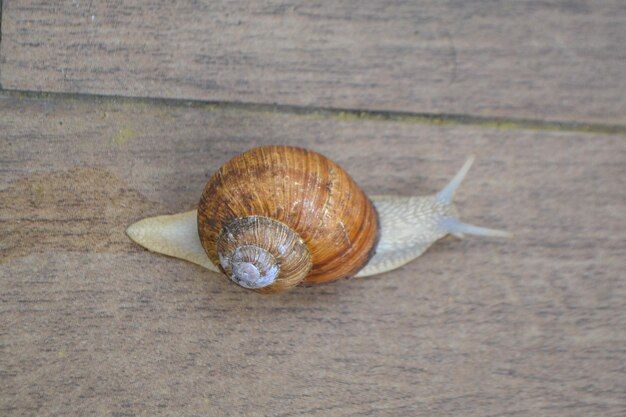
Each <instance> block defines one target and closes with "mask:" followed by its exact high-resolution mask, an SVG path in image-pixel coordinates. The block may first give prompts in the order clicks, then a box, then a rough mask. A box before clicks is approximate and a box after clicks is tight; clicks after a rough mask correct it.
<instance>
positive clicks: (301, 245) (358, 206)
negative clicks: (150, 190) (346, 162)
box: [126, 146, 511, 293]
mask: <svg viewBox="0 0 626 417" xmlns="http://www.w3.org/2000/svg"><path fill="white" fill-rule="evenodd" d="M473 162H474V157H473V156H471V157H469V158H468V159H467V161H466V162H465V164H464V165H463V167H462V168H461V170H460V171H459V172H458V173H457V174H456V176H455V177H454V178H453V179H452V181H450V183H449V184H448V185H447V186H446V187H445V188H444V189H443V190H441V191H440V192H438V193H437V194H435V195H430V196H422V197H401V196H373V197H371V198H368V197H367V196H366V195H365V193H364V192H363V191H362V190H361V189H360V188H359V187H358V185H357V184H356V183H355V182H354V180H353V179H352V178H351V177H350V176H349V175H348V173H347V172H346V171H344V170H343V169H342V168H341V167H340V166H339V165H337V164H336V163H334V162H333V161H331V160H329V159H328V158H326V157H324V156H322V155H320V154H318V153H316V152H313V151H310V150H306V149H302V148H295V147H289V146H263V147H258V148H254V149H251V150H249V151H246V152H244V153H243V154H240V155H238V156H236V157H234V158H233V159H231V160H230V161H228V162H227V163H226V164H224V165H223V166H222V167H221V168H220V169H219V170H217V172H215V174H214V175H213V176H212V177H211V178H210V179H209V181H208V183H207V185H206V186H205V188H204V192H203V193H202V197H201V198H200V203H199V205H198V209H197V210H193V211H188V212H185V213H180V214H174V215H165V216H157V217H151V218H147V219H144V220H140V221H138V222H137V223H134V224H133V225H131V226H130V227H129V228H128V229H127V231H126V233H127V234H128V236H129V237H130V238H131V239H132V240H133V241H135V242H136V243H138V244H139V245H141V246H143V247H145V248H147V249H149V250H151V251H153V252H158V253H162V254H165V255H169V256H174V257H177V258H181V259H185V260H187V261H190V262H193V263H195V264H198V265H201V266H203V267H205V268H206V269H209V270H211V271H215V272H222V273H223V274H225V275H226V276H227V277H228V278H230V279H231V280H232V281H234V282H236V283H237V284H239V285H240V286H242V287H244V288H248V289H251V290H255V291H258V292H261V293H273V292H281V291H285V290H288V289H290V288H293V287H295V286H297V285H315V284H321V283H325V282H331V281H336V280H339V279H342V278H347V277H352V276H356V277H366V276H370V275H375V274H379V273H382V272H386V271H391V270H393V269H395V268H398V267H400V266H402V265H404V264H406V263H408V262H410V261H412V260H413V259H415V258H417V257H418V256H420V255H421V254H422V253H423V252H424V251H425V250H426V249H428V247H429V246H430V245H432V244H433V243H434V242H436V241H437V240H439V239H441V238H442V237H444V236H446V235H448V234H452V235H455V236H458V237H462V236H463V235H465V234H472V235H481V236H490V237H511V235H510V234H509V233H507V232H504V231H500V230H494V229H487V228H483V227H478V226H473V225H471V224H466V223H462V222H461V221H460V220H459V216H458V212H457V210H456V208H455V207H454V205H453V204H452V199H453V197H454V193H455V191H456V190H457V188H458V187H459V185H460V184H461V182H462V181H463V179H464V178H465V176H466V174H467V172H468V171H469V169H470V167H471V166H472V163H473Z"/></svg>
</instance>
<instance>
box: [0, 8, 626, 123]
mask: <svg viewBox="0 0 626 417" xmlns="http://www.w3.org/2000/svg"><path fill="white" fill-rule="evenodd" d="M3 3H4V11H3V16H2V17H3V22H2V45H1V65H0V82H1V83H2V86H3V87H4V88H6V89H18V90H35V91H55V92H71V93H97V94H105V95H123V96H142V97H168V98H185V99H201V100H211V101H237V102H253V103H280V104H289V105H298V106H321V107H334V108H350V109H368V110H389V111H403V112H428V113H446V114H449V113H452V114H471V115H479V116H489V117H493V116H497V117H515V118H536V119H555V120H567V121H578V122H599V123H613V124H624V123H626V96H625V95H624V91H626V77H624V74H626V31H625V30H624V27H626V6H625V3H624V1H622V0H601V1H593V2H592V1H568V2H563V1H543V2H536V1H531V0H524V1H520V0H508V1H504V2H492V1H484V0H470V1H464V2H441V1H436V0H429V1H421V2H394V3H389V2H387V1H382V0H369V1H339V2H337V1H321V2H306V4H301V3H298V2H285V1H268V0H264V1H258V2H247V1H229V2H208V1H193V2H189V1H187V2H180V1H177V2H171V1H152V0H134V1H128V2H91V1H90V2H87V1H78V0H76V1H65V2H50V1H42V0H20V1H5V2H3Z"/></svg>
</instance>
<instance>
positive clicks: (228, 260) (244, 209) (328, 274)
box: [198, 146, 378, 292]
mask: <svg viewBox="0 0 626 417" xmlns="http://www.w3.org/2000/svg"><path fill="white" fill-rule="evenodd" d="M198 233H199V236H200V242H201V243H202V246H203V247H204V249H205V251H206V253H207V255H208V256H209V259H211V261H212V262H213V263H214V264H215V265H219V266H220V268H221V269H222V271H223V272H224V273H225V274H226V275H227V276H229V277H231V279H232V280H233V281H235V282H237V283H239V284H240V285H242V286H244V287H246V288H254V289H257V288H258V289H260V288H263V290H262V291H263V292H274V291H283V290H286V289H288V288H290V287H293V286H296V285H298V284H299V283H300V282H302V283H303V284H304V285H313V284H319V283H323V282H329V281H335V280H338V279H342V278H346V277H349V276H352V275H354V274H356V273H357V272H358V271H359V270H360V269H361V268H363V266H364V265H365V264H366V263H367V261H368V260H369V259H370V258H371V257H372V255H373V252H374V248H375V244H376V241H377V240H378V219H377V215H376V210H375V209H374V206H373V205H372V203H371V202H370V201H369V199H368V198H367V196H366V195H365V193H363V191H361V189H360V188H359V187H358V185H357V184H356V183H355V182H354V181H353V180H352V178H350V176H349V175H348V173H346V172H345V171H344V170H343V169H342V168H341V167H340V166H339V165H337V164H336V163H334V162H332V161H331V160H329V159H327V158H325V157H323V156H322V155H320V154H318V153H315V152H312V151H308V150H305V149H301V148H291V147H286V146H268V147H261V148H255V149H252V150H249V151H247V152H245V153H243V154H241V155H239V156H236V157H235V158H233V159H231V160H230V161H229V162H227V163H226V164H224V165H223V166H222V167H221V168H220V169H219V170H218V171H217V172H216V173H215V174H214V175H213V176H212V177H211V179H210V180H209V182H208V183H207V185H206V187H205V188H204V192H203V193H202V198H201V199H200V204H199V205H198Z"/></svg>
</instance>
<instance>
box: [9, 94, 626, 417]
mask: <svg viewBox="0 0 626 417" xmlns="http://www.w3.org/2000/svg"><path fill="white" fill-rule="evenodd" d="M0 131H1V132H2V135H1V136H0V155H1V157H2V160H1V162H0V169H1V170H2V176H1V178H2V182H1V183H0V202H1V204H0V231H1V233H0V236H1V243H0V338H1V340H0V346H1V350H2V351H1V354H0V374H1V375H0V392H2V395H0V414H2V415H11V416H30V415H37V416H60V415H84V416H91V415H93V416H96V415H116V416H134V415H211V416H233V415H237V416H260V415H268V416H269V415H271V416H322V415H332V416H356V415H375V416H399V415H402V416H433V415H463V416H469V417H472V416H477V417H478V416H480V417H484V416H492V415H493V416H495V415H499V416H500V415H502V416H503V415H510V416H517V415H550V416H568V417H570V416H589V415H602V416H622V415H624V411H626V410H625V404H624V397H623V388H624V380H625V373H624V371H625V369H624V363H625V362H626V352H625V351H624V349H623V344H624V340H625V338H626V305H625V304H626V301H625V300H626V285H625V282H624V279H623V271H624V269H625V267H626V264H625V259H626V257H625V256H624V255H625V253H624V247H625V246H626V225H625V224H624V221H623V215H624V206H625V203H626V191H625V189H624V187H623V178H624V175H625V174H626V146H625V145H624V144H625V143H626V142H625V139H626V138H624V137H619V136H602V135H585V134H577V133H559V132H551V133H546V132H532V131H514V130H491V129H478V128H468V127H450V126H439V127H437V126H428V125H413V124H405V123H390V122H373V121H362V120H361V121H345V120H338V119H329V118H320V117H310V116H295V115H280V114H271V113H267V112H249V111H242V110H233V109H220V108H215V107H211V106H197V107H187V106H179V107H176V106H171V105H166V104H154V105H150V104H146V103H141V102H134V101H115V100H104V101H100V102H98V101H91V100H73V99H52V100H41V99H19V98H7V97H4V98H0ZM269 143H287V144H294V145H301V146H307V147H310V148H313V149H316V150H318V151H321V152H322V153H325V154H327V155H328V156H330V157H332V158H334V159H336V160H337V161H338V162H339V163H341V164H342V165H343V166H344V167H345V168H346V169H347V170H348V171H349V172H351V173H352V174H353V176H354V177H355V179H356V180H357V181H358V182H359V183H360V184H362V186H363V187H364V189H365V190H366V191H367V192H368V193H400V194H405V195H408V194H424V193H430V192H433V191H435V190H438V189H439V188H440V187H442V186H443V185H444V184H445V183H446V181H447V180H448V179H449V178H450V176H451V175H452V174H453V173H454V172H455V171H456V170H457V169H458V168H459V166H460V165H461V163H462V162H463V160H464V158H465V156H466V155H467V154H469V153H472V152H476V153H477V154H478V161H477V163H476V166H475V168H474V169H473V171H472V172H471V174H470V176H469V178H468V180H467V181H466V183H465V184H464V185H463V187H462V188H461V190H460V192H459V195H458V203H459V209H460V211H461V212H462V214H463V218H464V219H467V220H468V221H474V222H476V223H479V224H484V225H490V226H493V227H507V228H508V229H509V230H511V231H513V232H515V233H516V234H517V237H516V239H515V240H512V241H502V240H489V239H479V238H470V239H466V240H462V241H461V240H455V239H447V240H444V241H442V242H439V243H438V244H437V245H436V246H434V247H433V248H431V250H430V251H429V252H427V253H426V254H425V255H424V256H423V257H422V258H420V259H418V260H417V261H415V262H413V263H411V264H409V265H407V266H406V267H404V268H401V269H399V270H397V271H394V272H391V273H388V274H385V275H382V276H379V277H373V278H368V279H355V280H350V281H344V282H339V283H336V284H333V285H326V286H322V287H318V288H299V289H296V290H295V291H293V292H291V293H288V294H284V295H279V296H261V295H258V294H254V293H248V292H245V291H244V290H241V289H240V288H238V287H236V286H235V285H231V284H230V283H229V282H227V280H226V279H224V278H222V277H220V276H218V275H214V274H211V273H208V272H206V271H203V270H201V269H200V268H199V267H196V266H194V265H191V264H187V263H185V262H183V261H179V260H176V259H171V258H166V257H162V256H158V255H155V254H152V253H149V252H146V251H144V250H142V249H140V248H138V247H136V246H134V245H133V244H132V243H131V242H130V241H129V240H128V239H127V238H126V236H125V235H124V233H123V230H124V227H125V226H126V225H128V224H129V223H131V222H132V221H134V220H136V219H138V218H142V217H144V216H148V215H154V214H158V213H164V212H176V211H182V210H186V209H189V208H190V207H193V205H194V204H195V203H196V201H197V200H198V197H199V195H200V190H201V188H202V186H203V183H204V181H206V179H207V177H208V176H209V175H210V174H211V173H212V171H213V170H215V169H216V168H217V167H218V166H219V165H220V164H221V163H222V162H223V161H225V160H226V159H228V158H229V157H231V156H233V155H234V154H235V153H237V152H240V151H243V150H245V149H246V148H248V147H250V146H254V145H258V144H269Z"/></svg>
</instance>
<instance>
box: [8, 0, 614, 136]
mask: <svg viewBox="0 0 626 417" xmlns="http://www.w3.org/2000/svg"><path fill="white" fill-rule="evenodd" d="M1 4H2V3H1V1H0V5H1ZM0 97H10V98H27V99H42V100H82V101H95V102H125V103H137V104H140V103H141V104H157V105H158V104H163V105H168V106H178V107H193V108H202V107H206V108H207V109H210V110H218V109H221V110H235V111H241V112H251V113H257V114H259V113H272V114H293V115H300V116H308V117H321V118H329V119H336V120H346V121H348V120H350V121H355V120H368V121H393V122H400V123H407V124H416V125H438V126H472V127H482V128H494V129H507V130H538V131H550V132H578V133H595V134H606V135H626V125H621V124H604V123H577V122H568V121H558V120H540V119H516V118H505V117H503V118H499V117H485V116H473V115H465V114H445V113H419V112H418V113H412V112H397V111H376V110H358V109H341V108H330V107H310V106H295V105H284V104H275V103H263V104H261V103H244V102H225V101H209V100H190V99H176V98H147V97H124V96H107V95H100V94H80V93H58V92H38V91H25V90H5V89H3V88H2V87H1V86H0Z"/></svg>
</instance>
